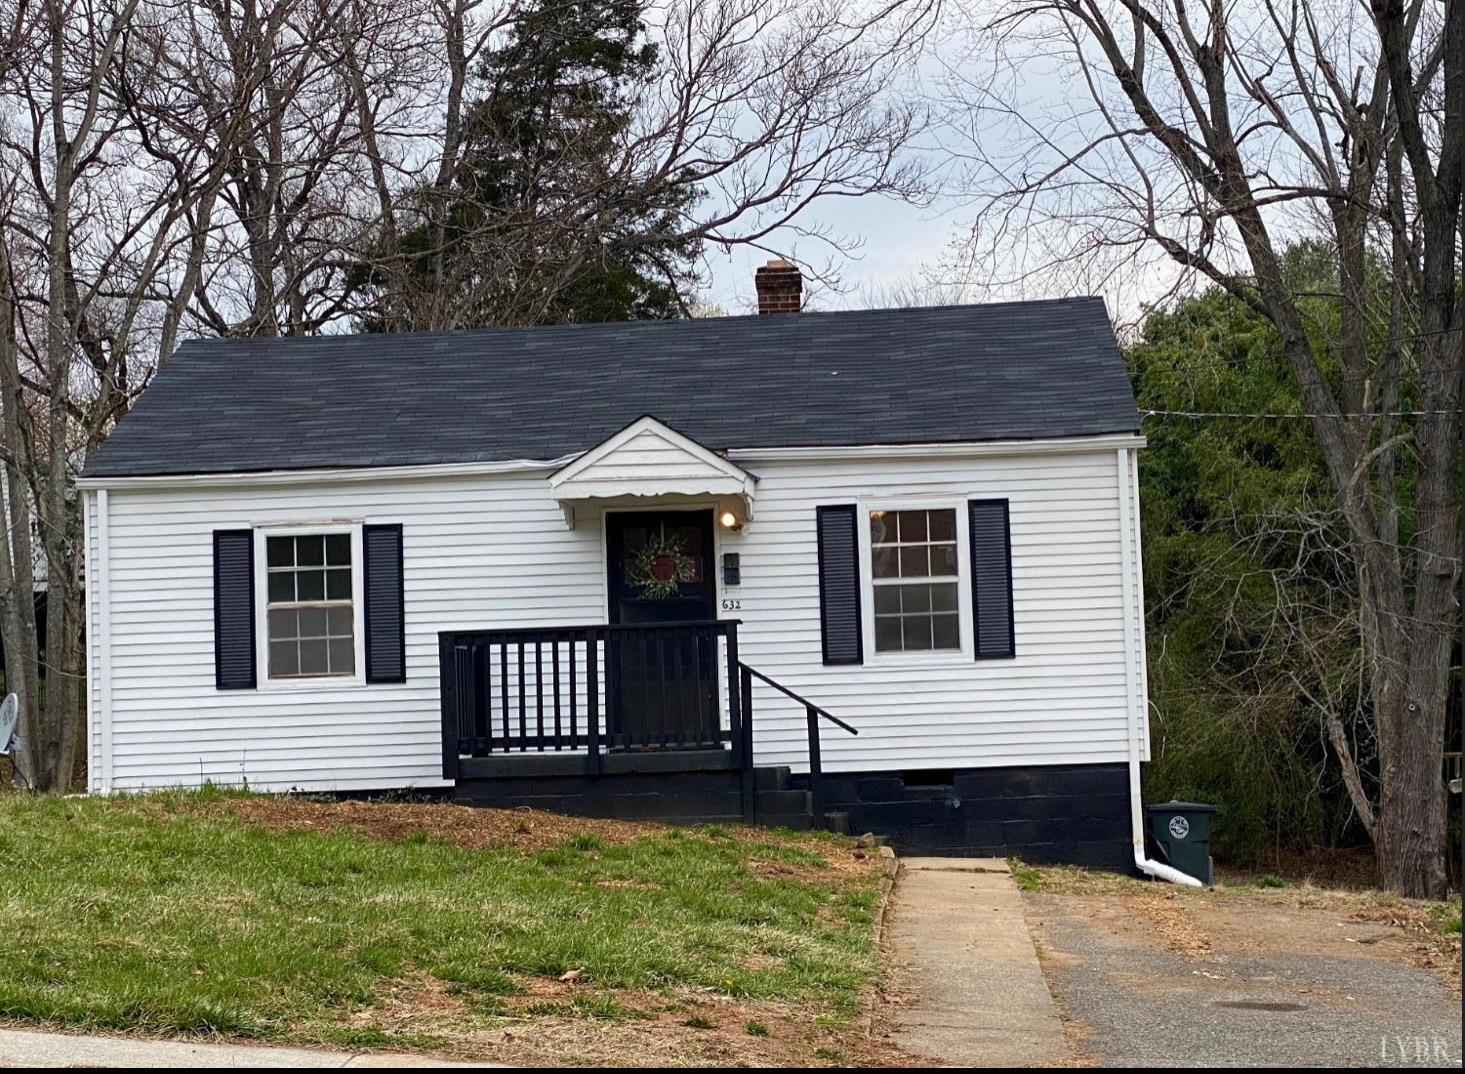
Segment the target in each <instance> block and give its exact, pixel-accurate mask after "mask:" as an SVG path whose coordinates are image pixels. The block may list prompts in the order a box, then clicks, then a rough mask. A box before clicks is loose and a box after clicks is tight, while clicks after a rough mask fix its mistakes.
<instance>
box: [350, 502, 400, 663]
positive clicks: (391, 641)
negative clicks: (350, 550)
mask: <svg viewBox="0 0 1465 1074" xmlns="http://www.w3.org/2000/svg"><path fill="white" fill-rule="evenodd" d="M361 543H362V546H363V547H364V548H365V554H366V566H365V569H366V576H365V577H366V585H365V590H366V681H367V682H406V681H407V656H406V651H405V650H406V640H405V637H404V634H405V625H404V622H403V613H402V527H401V526H395V525H394V526H363V527H362V529H361Z"/></svg>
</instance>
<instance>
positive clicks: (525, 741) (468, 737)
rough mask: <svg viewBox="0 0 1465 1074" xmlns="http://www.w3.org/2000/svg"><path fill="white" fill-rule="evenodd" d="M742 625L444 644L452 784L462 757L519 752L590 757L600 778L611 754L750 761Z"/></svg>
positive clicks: (492, 633) (455, 635) (459, 637)
mask: <svg viewBox="0 0 1465 1074" xmlns="http://www.w3.org/2000/svg"><path fill="white" fill-rule="evenodd" d="M737 627H738V624H737V621H736V620H709V621H705V622H702V621H699V622H687V623H615V624H606V625H594V626H567V627H548V628H545V627H531V628H523V629H513V630H474V631H448V632H444V633H442V634H440V635H439V649H440V652H439V665H440V669H441V676H442V678H441V689H442V702H443V708H442V711H443V768H444V775H445V776H446V777H447V778H455V776H456V772H457V769H458V762H459V759H461V758H486V757H494V756H504V755H510V754H514V755H521V754H530V753H534V754H544V753H550V754H553V753H561V754H564V753H575V752H579V751H584V752H585V753H586V755H587V758H588V763H587V765H586V770H587V771H589V772H591V773H594V772H596V771H599V764H598V760H599V758H601V757H602V756H604V755H605V754H608V753H623V752H635V751H668V750H670V751H678V750H730V751H736V752H740V750H741V744H742V743H743V742H744V741H745V739H746V736H744V735H742V734H741V730H742V728H741V721H740V719H739V715H740V713H739V709H740V704H739V703H740V701H741V697H740V696H739V694H738V691H737V690H736V688H735V683H736V676H735V675H730V674H728V669H729V668H733V667H736V666H737V662H738V658H737ZM724 686H726V687H727V688H726V690H725V696H726V706H725V707H724V700H723V699H724ZM742 760H743V758H742V757H741V756H739V757H738V758H737V761H738V762H739V763H741V762H742ZM449 773H452V774H449Z"/></svg>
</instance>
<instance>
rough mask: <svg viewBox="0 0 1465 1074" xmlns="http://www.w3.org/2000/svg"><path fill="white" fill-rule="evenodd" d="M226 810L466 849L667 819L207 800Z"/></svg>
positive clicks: (441, 806) (633, 832) (641, 830)
mask: <svg viewBox="0 0 1465 1074" xmlns="http://www.w3.org/2000/svg"><path fill="white" fill-rule="evenodd" d="M199 808H203V809H226V810H229V811H230V812H232V813H234V814H235V815H236V816H238V817H239V818H240V819H241V820H243V821H244V822H245V823H247V824H251V825H254V826H255V827H259V828H264V829H265V830H266V831H271V832H284V831H310V832H328V831H335V830H338V829H342V828H346V829H350V830H351V831H355V832H359V833H360V834H362V835H366V836H369V837H371V838H373V839H387V840H403V839H413V838H421V837H423V836H426V837H427V838H429V839H437V840H440V841H442V842H444V843H448V844H450V845H452V846H455V847H460V848H462V849H464V850H497V849H501V848H512V849H514V850H520V851H534V850H548V849H551V848H553V847H557V846H559V845H560V844H562V843H564V842H565V840H567V839H573V838H575V837H576V836H582V835H593V836H595V837H596V838H598V839H600V840H601V841H602V842H604V843H606V844H607V845H615V844H619V843H629V842H631V841H632V840H635V839H640V838H642V837H644V836H647V835H652V834H654V833H656V832H658V831H662V830H663V826H662V825H659V824H651V823H638V822H636V821H624V820H596V819H593V818H588V817H567V816H563V815H562V814H559V813H546V812H544V811H542V810H538V809H477V808H473V807H470V806H460V805H451V804H448V803H442V802H358V801H341V802H332V801H319V800H315V799H305V798H288V797H278V796H265V795H249V796H246V797H237V798H222V799H218V800H216V801H213V802H206V803H200V805H199Z"/></svg>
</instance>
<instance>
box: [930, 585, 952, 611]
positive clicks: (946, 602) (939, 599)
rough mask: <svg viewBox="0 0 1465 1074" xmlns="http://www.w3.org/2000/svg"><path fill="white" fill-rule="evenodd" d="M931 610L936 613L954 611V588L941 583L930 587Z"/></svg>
mask: <svg viewBox="0 0 1465 1074" xmlns="http://www.w3.org/2000/svg"><path fill="white" fill-rule="evenodd" d="M931 610H932V611H936V612H954V611H956V586H955V585H953V584H951V583H949V582H943V583H941V584H940V585H933V586H932V587H931Z"/></svg>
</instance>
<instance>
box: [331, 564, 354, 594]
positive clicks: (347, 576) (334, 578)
mask: <svg viewBox="0 0 1465 1074" xmlns="http://www.w3.org/2000/svg"><path fill="white" fill-rule="evenodd" d="M326 597H327V599H329V600H350V599H351V568H350V567H337V568H336V569H335V570H329V571H326Z"/></svg>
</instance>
